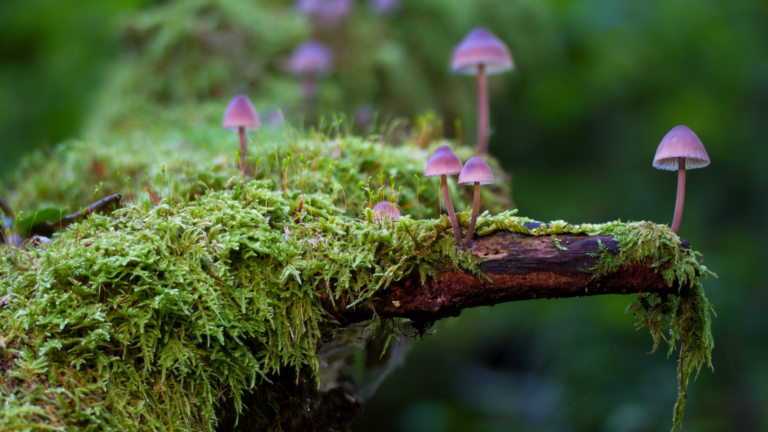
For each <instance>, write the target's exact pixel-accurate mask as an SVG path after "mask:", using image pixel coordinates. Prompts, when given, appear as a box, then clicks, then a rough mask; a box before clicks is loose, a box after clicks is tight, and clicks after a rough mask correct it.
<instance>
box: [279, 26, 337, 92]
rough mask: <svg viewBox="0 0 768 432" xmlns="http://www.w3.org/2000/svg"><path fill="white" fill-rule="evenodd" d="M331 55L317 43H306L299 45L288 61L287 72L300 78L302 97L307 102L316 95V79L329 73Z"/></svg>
mask: <svg viewBox="0 0 768 432" xmlns="http://www.w3.org/2000/svg"><path fill="white" fill-rule="evenodd" d="M332 68H333V53H332V52H331V50H330V49H329V48H328V47H327V46H325V45H323V44H322V43H320V42H317V41H313V40H310V41H307V42H304V43H303V44H301V45H299V47H298V48H296V51H294V52H293V54H292V55H291V59H290V60H289V61H288V70H289V71H290V72H291V73H292V74H294V75H298V76H300V77H302V80H303V81H302V96H303V97H304V98H305V99H307V100H309V99H312V98H313V97H314V96H315V93H317V78H318V77H320V76H323V75H326V74H328V73H330V72H331V69H332Z"/></svg>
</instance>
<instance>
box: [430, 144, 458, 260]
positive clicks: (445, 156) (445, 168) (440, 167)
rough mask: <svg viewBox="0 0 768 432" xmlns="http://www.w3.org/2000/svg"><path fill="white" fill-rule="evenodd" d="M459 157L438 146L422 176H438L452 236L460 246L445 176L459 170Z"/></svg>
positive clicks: (449, 150) (449, 149)
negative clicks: (451, 228)
mask: <svg viewBox="0 0 768 432" xmlns="http://www.w3.org/2000/svg"><path fill="white" fill-rule="evenodd" d="M461 168H462V165H461V159H459V157H458V156H456V153H454V152H453V150H451V148H450V147H448V146H440V147H438V148H436V149H435V151H434V153H432V156H430V157H429V160H428V161H427V169H426V170H425V171H424V177H436V176H440V185H441V187H442V188H443V198H444V199H445V208H446V209H447V210H448V217H449V218H450V219H451V226H452V227H453V238H454V239H455V240H456V246H457V247H461V232H460V231H459V222H458V221H457V220H456V213H455V212H454V211H453V203H451V195H450V194H449V193H448V179H447V178H446V176H449V175H455V174H458V173H460V172H461Z"/></svg>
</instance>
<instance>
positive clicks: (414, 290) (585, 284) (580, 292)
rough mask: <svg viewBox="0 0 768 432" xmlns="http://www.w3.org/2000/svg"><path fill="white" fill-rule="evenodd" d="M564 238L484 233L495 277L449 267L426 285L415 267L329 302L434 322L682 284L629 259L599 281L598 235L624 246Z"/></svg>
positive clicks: (352, 312)
mask: <svg viewBox="0 0 768 432" xmlns="http://www.w3.org/2000/svg"><path fill="white" fill-rule="evenodd" d="M532 226H533V227H535V225H532ZM557 238H558V239H559V240H560V246H562V247H564V248H567V250H559V249H558V248H557V247H555V245H554V244H553V241H552V236H539V237H536V236H531V235H525V234H516V233H510V232H498V233H495V234H493V235H490V236H486V237H480V238H478V239H476V240H475V242H474V244H473V245H472V249H471V252H472V254H473V255H475V256H477V257H480V258H484V259H486V260H487V261H485V262H483V263H481V264H480V265H479V266H478V268H479V269H480V270H481V271H482V272H483V273H484V274H485V275H486V276H487V277H488V278H489V279H490V280H491V282H488V281H487V280H481V279H479V278H477V277H475V276H474V275H472V274H468V273H464V272H462V271H457V270H456V269H454V268H451V267H446V269H445V272H444V273H442V274H441V275H440V276H439V277H438V278H436V279H431V280H428V281H427V283H426V284H422V283H421V277H420V275H419V274H418V272H415V274H411V275H408V276H407V277H405V278H404V279H403V280H400V281H397V282H395V283H393V284H391V285H390V286H388V287H387V288H386V289H384V290H382V292H380V293H377V294H376V295H375V296H374V298H373V299H372V300H371V301H370V302H368V303H367V304H366V305H362V306H357V307H354V308H347V307H346V305H343V304H336V305H334V304H333V303H332V302H331V301H330V300H329V299H328V298H327V297H326V298H324V305H325V309H326V310H327V311H328V312H329V313H330V314H331V315H333V316H334V317H335V318H336V319H337V320H339V322H340V323H342V324H343V325H345V324H350V323H354V322H360V321H364V320H367V319H369V318H370V317H371V316H372V314H373V309H375V311H376V313H377V314H378V315H379V316H381V317H402V318H410V319H412V320H414V321H418V322H431V321H435V320H438V319H440V318H445V317H450V316H457V315H459V314H460V313H461V311H462V310H464V309H467V308H471V307H477V306H489V305H495V304H498V303H504V302H509V301H519V300H533V299H542V298H547V299H552V298H567V297H581V296H591V295H604V294H636V293H641V292H657V293H669V294H676V293H677V292H678V286H677V284H674V285H672V286H669V285H668V284H667V283H666V281H664V278H663V277H662V276H661V274H660V273H657V272H656V271H655V269H653V268H651V267H650V266H643V265H632V266H627V267H625V268H622V269H620V270H619V271H618V272H616V273H614V274H611V275H609V276H606V277H604V278H602V279H600V280H594V278H593V277H592V275H591V274H590V273H588V272H586V271H585V270H586V269H589V268H592V267H594V266H595V265H596V264H597V261H598V258H597V257H595V256H592V255H593V254H595V253H597V252H598V251H599V243H598V241H599V242H601V243H602V244H603V245H605V246H606V247H607V248H608V250H609V251H611V252H613V253H616V252H617V251H618V246H617V244H616V242H615V241H614V240H613V238H612V237H610V236H594V237H590V236H586V235H571V234H559V235H557ZM683 247H685V248H688V247H689V244H688V242H687V241H683Z"/></svg>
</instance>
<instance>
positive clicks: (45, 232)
mask: <svg viewBox="0 0 768 432" xmlns="http://www.w3.org/2000/svg"><path fill="white" fill-rule="evenodd" d="M122 199H123V196H122V195H120V194H115V195H110V196H108V197H106V198H102V199H100V200H98V201H96V202H95V203H93V204H91V205H89V206H88V207H86V208H84V209H82V210H80V211H79V212H77V213H72V214H69V215H66V216H64V217H62V218H61V219H59V220H57V221H53V222H45V223H40V224H35V225H33V226H32V228H31V230H30V234H31V236H41V237H51V236H52V235H53V233H54V232H56V231H61V230H63V229H66V228H67V227H68V226H70V225H71V224H72V223H74V222H76V221H78V220H80V219H82V218H85V217H88V216H89V215H91V214H93V213H95V212H99V211H102V210H104V209H105V208H106V207H107V206H108V205H110V204H112V203H115V207H118V208H119V207H120V200H122Z"/></svg>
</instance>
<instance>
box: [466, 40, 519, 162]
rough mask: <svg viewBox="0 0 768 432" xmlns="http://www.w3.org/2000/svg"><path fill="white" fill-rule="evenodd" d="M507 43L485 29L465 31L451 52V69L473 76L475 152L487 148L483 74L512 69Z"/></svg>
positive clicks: (485, 99)
mask: <svg viewBox="0 0 768 432" xmlns="http://www.w3.org/2000/svg"><path fill="white" fill-rule="evenodd" d="M514 67H515V65H514V63H513V62H512V55H511V54H510V53H509V48H507V45H506V44H505V43H504V42H502V41H501V39H499V38H497V37H496V35H494V34H493V33H491V31H490V30H488V29H485V28H476V29H474V30H472V31H471V32H469V34H468V35H467V36H466V37H465V38H464V40H463V41H461V43H460V44H459V46H457V47H456V49H455V50H454V51H453V59H452V61H451V69H453V72H455V73H458V74H466V75H477V154H483V153H485V151H486V150H488V121H489V117H488V116H489V114H488V82H487V78H486V75H493V74H499V73H502V72H507V71H510V70H512V69H514Z"/></svg>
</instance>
